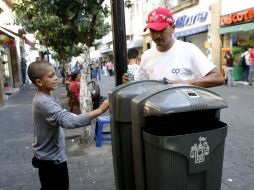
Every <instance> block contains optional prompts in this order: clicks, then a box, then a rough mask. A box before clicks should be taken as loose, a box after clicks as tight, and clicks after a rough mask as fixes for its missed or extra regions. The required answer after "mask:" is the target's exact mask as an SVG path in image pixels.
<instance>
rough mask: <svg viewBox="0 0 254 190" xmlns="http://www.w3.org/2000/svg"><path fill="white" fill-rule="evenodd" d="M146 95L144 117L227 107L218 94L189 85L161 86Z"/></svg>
mask: <svg viewBox="0 0 254 190" xmlns="http://www.w3.org/2000/svg"><path fill="white" fill-rule="evenodd" d="M147 94H149V93H147ZM148 96H149V97H148V98H147V99H146V100H145V102H144V107H143V109H144V110H143V116H144V117H146V116H152V115H165V114H171V113H179V112H190V111H200V110H208V109H222V108H226V107H227V103H226V102H225V100H224V99H223V98H222V97H220V96H219V95H218V94H216V93H214V92H212V91H210V90H208V89H206V88H202V87H196V86H191V85H188V86H183V85H173V86H172V85H171V87H169V86H168V87H167V86H166V87H162V88H161V90H158V91H157V92H156V93H154V94H151V93H150V95H148Z"/></svg>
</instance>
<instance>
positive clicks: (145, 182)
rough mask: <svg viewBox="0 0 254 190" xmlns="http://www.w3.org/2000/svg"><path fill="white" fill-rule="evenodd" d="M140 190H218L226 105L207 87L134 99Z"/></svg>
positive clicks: (161, 91) (180, 88) (175, 87)
mask: <svg viewBox="0 0 254 190" xmlns="http://www.w3.org/2000/svg"><path fill="white" fill-rule="evenodd" d="M131 106H132V107H131V109H132V138H133V156H134V169H135V183H136V189H138V190H169V189H170V190H220V187H221V176H222V168H223V156H224V143H225V138H226V135H227V125H226V124H225V123H223V122H221V121H220V109H222V108H226V107H227V104H226V102H225V101H224V100H223V99H222V98H221V97H220V96H219V95H217V94H215V93H214V92H212V91H209V90H208V89H205V88H200V87H194V86H185V85H168V86H164V87H159V88H157V89H154V90H152V91H148V92H146V93H143V94H141V95H139V96H136V97H134V98H133V99H132V105H131Z"/></svg>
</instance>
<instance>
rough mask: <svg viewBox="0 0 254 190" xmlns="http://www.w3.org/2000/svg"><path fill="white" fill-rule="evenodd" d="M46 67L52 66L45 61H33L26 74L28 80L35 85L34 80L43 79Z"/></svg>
mask: <svg viewBox="0 0 254 190" xmlns="http://www.w3.org/2000/svg"><path fill="white" fill-rule="evenodd" d="M48 66H52V64H50V63H49V62H47V61H35V62H33V63H31V64H30V65H29V67H28V70H27V73H28V77H29V79H30V80H31V81H32V83H33V84H35V85H36V83H35V81H36V79H42V78H43V76H44V75H45V74H46V73H45V72H46V68H47V67H48Z"/></svg>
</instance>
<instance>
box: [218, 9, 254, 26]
mask: <svg viewBox="0 0 254 190" xmlns="http://www.w3.org/2000/svg"><path fill="white" fill-rule="evenodd" d="M252 20H253V21H254V9H249V10H246V11H241V12H238V13H233V14H228V15H224V16H221V18H220V24H221V26H225V25H232V24H239V23H241V22H249V21H252Z"/></svg>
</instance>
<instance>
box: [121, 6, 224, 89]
mask: <svg viewBox="0 0 254 190" xmlns="http://www.w3.org/2000/svg"><path fill="white" fill-rule="evenodd" d="M147 29H149V30H150V35H151V38H152V40H153V41H154V42H155V44H156V47H155V48H153V47H152V48H151V49H148V50H146V51H145V52H144V53H143V55H142V57H141V63H140V72H139V77H140V80H147V79H149V80H163V79H164V81H165V82H166V83H168V84H191V85H195V86H202V87H213V86H218V85H222V84H224V80H223V77H222V76H221V75H220V74H219V72H218V70H217V68H216V66H215V65H214V64H213V63H212V62H211V61H209V60H208V58H207V57H206V56H205V55H204V54H203V53H202V52H201V50H200V49H198V48H197V47H196V46H195V45H194V44H192V43H189V42H183V41H180V40H177V39H175V38H174V37H173V33H174V32H175V23H174V18H173V15H172V13H171V11H170V10H169V9H166V8H160V7H159V8H157V9H154V10H153V11H151V12H150V13H149V15H148V18H147V26H146V27H145V28H144V31H146V30H147ZM126 81H128V78H127V80H126V77H125V76H123V82H126Z"/></svg>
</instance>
